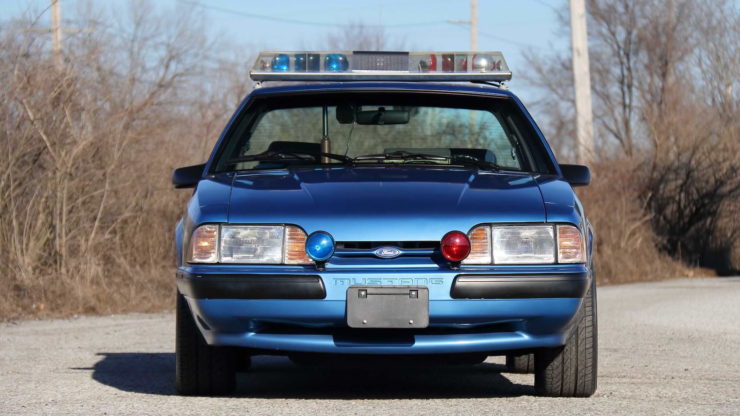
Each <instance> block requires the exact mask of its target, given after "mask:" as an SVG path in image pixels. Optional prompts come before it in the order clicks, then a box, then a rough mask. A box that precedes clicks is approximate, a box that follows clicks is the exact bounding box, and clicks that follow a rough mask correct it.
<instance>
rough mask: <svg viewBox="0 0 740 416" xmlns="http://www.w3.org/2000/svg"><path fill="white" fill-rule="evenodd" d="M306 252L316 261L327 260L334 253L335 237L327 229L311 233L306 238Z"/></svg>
mask: <svg viewBox="0 0 740 416" xmlns="http://www.w3.org/2000/svg"><path fill="white" fill-rule="evenodd" d="M306 254H308V257H311V259H313V260H314V261H326V260H329V258H331V256H332V255H334V238H333V237H332V236H331V234H329V233H327V232H325V231H316V232H313V233H311V235H309V236H308V238H307V239H306Z"/></svg>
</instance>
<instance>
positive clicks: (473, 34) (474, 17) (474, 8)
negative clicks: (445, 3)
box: [447, 0, 478, 52]
mask: <svg viewBox="0 0 740 416" xmlns="http://www.w3.org/2000/svg"><path fill="white" fill-rule="evenodd" d="M447 22H448V23H452V24H453V25H470V50H471V51H473V52H475V51H477V50H478V0H470V20H448V21H447Z"/></svg>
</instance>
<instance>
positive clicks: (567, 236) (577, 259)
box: [558, 225, 586, 263]
mask: <svg viewBox="0 0 740 416" xmlns="http://www.w3.org/2000/svg"><path fill="white" fill-rule="evenodd" d="M585 261H586V250H585V248H584V246H583V238H582V237H581V232H580V231H578V228H576V227H574V226H572V225H558V263H584V262H585Z"/></svg>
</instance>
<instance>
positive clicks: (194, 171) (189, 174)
mask: <svg viewBox="0 0 740 416" xmlns="http://www.w3.org/2000/svg"><path fill="white" fill-rule="evenodd" d="M205 168H206V164H205V163H203V164H200V165H193V166H185V167H184V168H177V169H175V170H174V172H172V184H173V185H175V188H176V189H182V188H195V185H197V184H198V181H199V180H200V177H201V176H202V175H203V169H205Z"/></svg>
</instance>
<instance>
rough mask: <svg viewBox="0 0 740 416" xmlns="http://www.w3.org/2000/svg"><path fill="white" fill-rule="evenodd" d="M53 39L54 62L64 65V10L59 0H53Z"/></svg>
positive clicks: (59, 65)
mask: <svg viewBox="0 0 740 416" xmlns="http://www.w3.org/2000/svg"><path fill="white" fill-rule="evenodd" d="M51 40H52V48H53V49H54V63H55V64H56V65H57V67H59V68H61V67H62V63H63V61H62V10H61V7H60V5H59V0H51Z"/></svg>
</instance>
